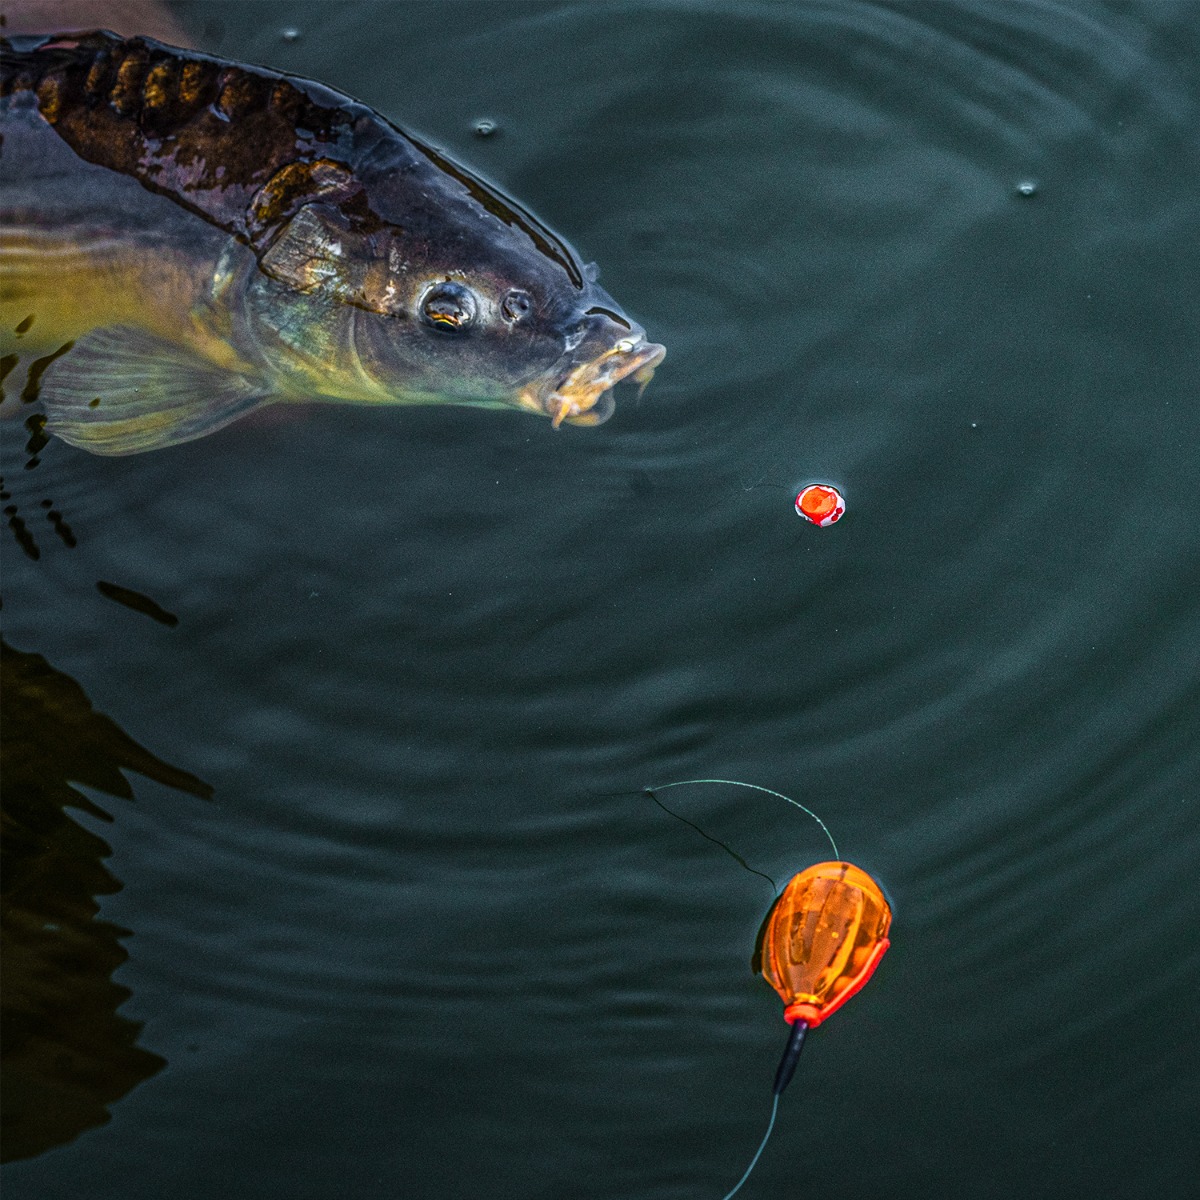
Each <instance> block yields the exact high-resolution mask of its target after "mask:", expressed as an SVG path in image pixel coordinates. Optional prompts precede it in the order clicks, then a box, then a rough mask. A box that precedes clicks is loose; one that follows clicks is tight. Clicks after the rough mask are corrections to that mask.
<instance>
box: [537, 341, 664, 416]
mask: <svg viewBox="0 0 1200 1200" xmlns="http://www.w3.org/2000/svg"><path fill="white" fill-rule="evenodd" d="M666 353H667V350H666V347H665V346H659V345H657V344H656V343H654V342H648V341H646V339H645V336H644V335H643V336H637V337H624V338H621V339H620V340H619V341H617V342H616V343H615V344H614V345H613V346H610V347H609V348H608V349H607V350H605V351H603V352H602V353H600V354H598V355H597V356H596V357H595V358H592V359H588V360H587V361H585V362H582V363H576V364H574V365H573V366H572V367H571V369H570V370H569V371H568V372H567V373H566V374H565V375H563V376H561V377H560V378H559V379H558V381H557V383H555V384H553V385H549V386H548V385H547V384H546V383H545V382H544V381H540V382H538V383H533V384H529V385H528V386H527V387H523V388H522V389H521V390H520V392H518V393H517V403H518V405H520V407H521V408H526V409H529V410H530V411H531V412H536V413H544V414H545V415H546V416H548V417H549V418H550V423H551V424H552V425H553V426H554V428H555V429H557V428H558V427H559V426H560V425H561V424H562V423H563V422H564V421H566V422H568V423H569V424H571V425H599V424H601V422H603V421H607V420H608V418H609V417H610V416H612V412H613V409H614V407H615V406H616V405H615V402H614V400H613V398H612V388H613V386H614V385H615V384H618V383H620V382H621V381H622V380H623V379H630V378H631V379H632V380H633V382H634V383H637V384H640V385H641V389H642V390H645V387H646V384H648V383H649V382H650V380H651V378H652V377H653V375H654V369H655V368H656V367H657V366H658V364H659V363H660V362H662V360H663V358H664V357H666ZM641 394H642V392H641V391H639V392H638V395H639V396H640V395H641Z"/></svg>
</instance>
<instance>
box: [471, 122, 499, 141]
mask: <svg viewBox="0 0 1200 1200" xmlns="http://www.w3.org/2000/svg"><path fill="white" fill-rule="evenodd" d="M499 132H500V126H499V125H498V124H497V123H496V122H495V121H493V120H492V118H491V117H480V118H479V120H478V121H476V122H475V136H476V137H481V138H485V137H492V135H493V134H497V133H499Z"/></svg>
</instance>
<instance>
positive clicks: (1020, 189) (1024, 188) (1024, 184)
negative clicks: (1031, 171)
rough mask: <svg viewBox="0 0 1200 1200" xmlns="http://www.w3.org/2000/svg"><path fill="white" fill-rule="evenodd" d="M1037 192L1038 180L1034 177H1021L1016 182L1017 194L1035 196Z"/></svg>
mask: <svg viewBox="0 0 1200 1200" xmlns="http://www.w3.org/2000/svg"><path fill="white" fill-rule="evenodd" d="M1037 194H1038V182H1037V180H1036V179H1022V180H1021V182H1020V183H1018V184H1017V195H1018V196H1036V195H1037Z"/></svg>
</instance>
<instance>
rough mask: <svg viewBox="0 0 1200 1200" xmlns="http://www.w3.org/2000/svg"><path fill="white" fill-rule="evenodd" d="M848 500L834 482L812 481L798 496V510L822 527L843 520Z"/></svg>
mask: <svg viewBox="0 0 1200 1200" xmlns="http://www.w3.org/2000/svg"><path fill="white" fill-rule="evenodd" d="M845 511H846V500H845V498H844V497H843V496H842V493H841V492H839V491H838V490H837V488H835V487H834V486H833V485H832V484H828V483H810V484H809V485H808V487H806V488H804V490H803V491H801V493H800V494H799V495H798V496H797V497H796V512H797V513H799V514H800V516H802V517H803V518H804V519H805V520H806V521H811V522H812V523H813V524H814V525H817V526H820V527H821V528H822V529H823V528H824V527H825V526H826V525H832V524H833V523H834V522H835V521H839V520H841V517H842V513H844V512H845Z"/></svg>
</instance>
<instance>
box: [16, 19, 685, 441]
mask: <svg viewBox="0 0 1200 1200" xmlns="http://www.w3.org/2000/svg"><path fill="white" fill-rule="evenodd" d="M2 54H3V58H2V61H0V133H2V134H3V143H2V145H0V352H2V354H3V358H2V362H3V367H2V368H0V370H2V371H3V374H6V375H12V374H13V372H14V371H15V370H16V368H17V367H18V366H20V365H24V367H25V376H24V384H23V386H22V388H21V392H20V396H19V398H18V396H16V395H14V394H13V387H12V384H11V383H10V384H9V397H8V400H7V402H6V404H5V407H7V408H13V407H21V406H22V405H23V404H24V403H25V402H31V401H34V400H40V402H41V405H42V407H43V410H44V413H45V429H46V431H47V432H49V433H53V434H56V435H57V436H58V437H60V438H62V439H63V440H64V441H67V442H70V443H71V444H73V445H76V446H81V447H84V448H85V449H87V450H91V451H93V452H95V453H98V454H132V453H137V452H139V451H143V450H152V449H157V448H159V447H163V446H170V445H174V444H176V443H179V442H185V441H189V440H191V439H192V438H197V437H201V436H203V435H205V434H208V433H211V432H213V431H214V430H216V429H220V428H221V427H222V426H224V425H227V424H229V422H231V421H233V420H236V419H237V418H238V417H240V416H242V415H243V414H245V413H246V412H248V411H250V410H252V409H254V408H256V407H259V406H261V405H263V404H267V403H271V402H277V401H303V400H333V401H346V402H353V403H368V404H380V403H383V404H423V403H424V404H431V403H450V404H474V405H483V406H487V407H515V408H518V409H525V410H529V411H532V412H535V413H540V414H544V415H546V416H549V417H550V418H551V420H552V421H553V423H554V424H555V425H556V426H557V425H559V424H561V423H562V422H564V421H566V422H570V423H573V424H579V425H594V424H598V423H599V422H600V421H602V420H604V419H605V417H607V416H608V414H609V413H610V412H611V410H612V388H613V385H614V384H616V383H617V382H619V381H620V380H622V379H626V378H632V379H633V380H635V381H636V382H639V383H641V384H642V385H643V386H644V385H645V383H646V382H647V381H648V380H649V378H650V376H651V374H653V371H654V368H655V367H656V366H657V365H658V363H659V362H661V360H662V358H663V355H664V354H665V351H664V349H663V347H662V346H658V345H655V344H653V343H651V342H648V341H647V340H646V336H645V333H644V331H643V330H642V329H641V328H640V326H638V325H637V324H635V323H634V322H633V321H632V320H630V319H629V318H628V317H627V316H625V314H624V313H623V312H622V311H621V309H620V308H619V307H618V305H617V304H616V303H615V301H613V300H612V299H611V297H609V296H608V295H607V294H606V293H605V292H604V291H603V290H602V289H601V288H600V287H598V286H597V284H596V282H595V279H596V273H595V269H594V268H593V267H585V266H583V265H582V264H581V263H580V261H579V259H578V257H577V256H576V254H575V252H574V251H573V250H572V249H571V248H570V247H569V246H568V245H567V244H566V243H565V242H564V241H563V240H562V239H561V238H560V237H558V236H557V235H556V234H555V233H553V232H552V231H551V230H549V229H548V228H546V226H544V225H543V224H541V222H539V221H538V220H537V219H536V218H535V217H534V216H532V215H531V214H530V213H529V212H527V211H526V210H525V209H523V208H522V207H521V206H520V205H518V204H517V203H516V202H514V201H513V200H511V199H508V198H507V197H505V196H504V195H502V194H501V193H500V192H498V191H497V190H496V189H495V188H494V187H492V186H491V185H489V184H487V183H485V182H484V181H483V180H481V179H479V178H478V177H477V176H475V175H473V174H472V173H471V172H469V171H467V170H466V169H465V168H463V167H461V166H459V165H458V164H457V163H455V162H453V161H452V160H451V159H450V158H448V157H447V156H446V155H445V154H443V153H442V152H441V151H439V150H437V149H435V148H434V147H432V146H429V145H426V144H425V143H424V142H422V141H420V140H419V139H417V138H415V137H413V136H412V135H410V134H407V133H404V132H403V131H401V130H400V129H398V128H397V127H396V126H395V125H393V124H391V123H390V122H389V121H387V120H385V119H384V118H383V117H381V116H379V115H378V114H377V113H375V112H374V111H372V110H371V109H370V108H367V107H366V106H365V105H362V104H359V103H358V102H356V101H354V100H351V99H350V98H349V97H347V96H344V95H341V94H340V93H338V92H335V91H333V90H331V89H330V88H327V87H324V86H322V85H321V84H318V83H312V82H309V81H307V80H303V79H299V78H296V77H294V76H289V75H284V74H280V73H278V72H275V71H269V70H266V69H263V68H260V67H252V66H245V65H242V64H239V63H234V62H229V61H226V60H224V59H220V58H216V57H214V56H212V55H207V54H200V53H196V52H193V51H187V50H179V49H176V48H174V47H171V46H167V45H165V44H163V43H161V42H156V41H153V40H151V39H149V38H142V37H134V38H128V39H125V38H120V37H117V36H116V35H115V34H112V33H107V32H92V33H79V34H65V35H55V36H48V37H19V38H12V39H4V40H3V44H2ZM13 377H14V378H17V379H18V380H20V378H21V376H20V373H19V372H18V373H17V374H16V375H14V376H13Z"/></svg>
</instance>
